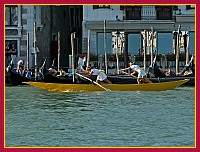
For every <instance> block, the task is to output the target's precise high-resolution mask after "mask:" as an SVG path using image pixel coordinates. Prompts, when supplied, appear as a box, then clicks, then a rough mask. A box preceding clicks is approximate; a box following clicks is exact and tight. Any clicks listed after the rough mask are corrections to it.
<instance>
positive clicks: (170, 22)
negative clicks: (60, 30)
mask: <svg viewBox="0 0 200 152" xmlns="http://www.w3.org/2000/svg"><path fill="white" fill-rule="evenodd" d="M179 26H181V28H180V30H181V31H182V35H184V34H185V33H187V34H188V35H189V51H190V54H194V53H195V5H173V6H172V5H163V6H161V5H90V6H83V26H82V28H83V42H82V50H83V52H87V50H88V31H90V37H89V38H90V44H89V45H90V47H89V48H90V53H91V54H97V55H98V56H99V55H102V56H103V55H104V52H105V50H106V52H107V53H108V54H115V50H116V49H117V50H118V53H119V54H120V52H123V51H125V53H126V54H127V56H134V55H138V54H141V53H142V52H143V49H144V47H143V46H144V44H143V39H144V36H143V32H144V31H147V32H148V33H149V35H151V32H152V33H153V35H154V38H155V40H154V44H153V45H150V44H149V45H148V44H147V48H148V46H149V49H147V52H149V53H150V50H151V49H153V50H154V51H156V52H157V54H168V53H173V52H174V46H173V32H174V31H177V30H178V28H179ZM104 29H105V32H106V34H105V35H104ZM116 33H118V34H117V35H118V38H117V39H118V40H116ZM105 37H106V41H105V40H104V39H105ZM120 37H122V38H120ZM120 39H122V41H123V42H122V43H120V41H119V40H120ZM147 39H151V37H147ZM116 41H117V44H118V46H117V48H116ZM104 42H105V43H106V45H104ZM105 46H106V49H105ZM182 47H184V46H182ZM148 50H149V51H148ZM181 50H182V51H183V49H181Z"/></svg>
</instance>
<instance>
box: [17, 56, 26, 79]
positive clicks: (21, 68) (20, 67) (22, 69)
mask: <svg viewBox="0 0 200 152" xmlns="http://www.w3.org/2000/svg"><path fill="white" fill-rule="evenodd" d="M25 70H26V67H25V62H24V60H23V59H22V60H19V61H18V62H17V72H18V73H20V74H21V75H24V72H25Z"/></svg>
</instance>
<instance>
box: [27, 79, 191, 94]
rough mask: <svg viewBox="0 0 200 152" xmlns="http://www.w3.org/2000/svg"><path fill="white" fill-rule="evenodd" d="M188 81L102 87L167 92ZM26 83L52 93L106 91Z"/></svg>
mask: <svg viewBox="0 0 200 152" xmlns="http://www.w3.org/2000/svg"><path fill="white" fill-rule="evenodd" d="M187 81H188V79H184V80H178V81H171V82H161V83H147V84H104V85H102V86H103V87H104V88H106V89H108V90H111V91H165V90H172V89H174V88H176V87H179V86H181V85H182V84H184V83H186V82H187ZM25 83H26V84H29V85H32V86H34V87H37V88H41V89H44V90H47V91H51V92H73V91H104V89H103V88H102V87H99V86H98V85H95V84H61V83H45V82H25Z"/></svg>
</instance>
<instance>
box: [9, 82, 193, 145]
mask: <svg viewBox="0 0 200 152" xmlns="http://www.w3.org/2000/svg"><path fill="white" fill-rule="evenodd" d="M5 103H6V108H5V110H6V125H5V127H6V134H5V135H6V140H5V141H6V146H37V147H38V146H194V144H195V139H194V138H195V136H194V125H195V124H194V118H195V116H194V113H195V97H194V88H193V87H179V88H177V89H175V90H172V91H164V92H141V91H137V92H128V91H127V92H119V91H118V92H91V93H88V92H82V93H79V94H78V93H76V94H75V93H74V94H72V93H67V94H56V93H49V92H47V91H43V90H40V89H37V88H34V87H31V86H18V87H6V102H5Z"/></svg>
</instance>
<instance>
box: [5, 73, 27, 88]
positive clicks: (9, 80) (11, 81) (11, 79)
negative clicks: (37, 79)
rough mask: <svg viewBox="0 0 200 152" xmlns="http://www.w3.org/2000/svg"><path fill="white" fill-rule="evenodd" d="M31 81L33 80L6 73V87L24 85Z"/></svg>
mask: <svg viewBox="0 0 200 152" xmlns="http://www.w3.org/2000/svg"><path fill="white" fill-rule="evenodd" d="M28 81H31V79H29V78H26V77H24V76H22V75H20V74H18V73H14V72H11V71H10V72H6V76H5V84H6V85H23V84H24V83H23V82H28Z"/></svg>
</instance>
